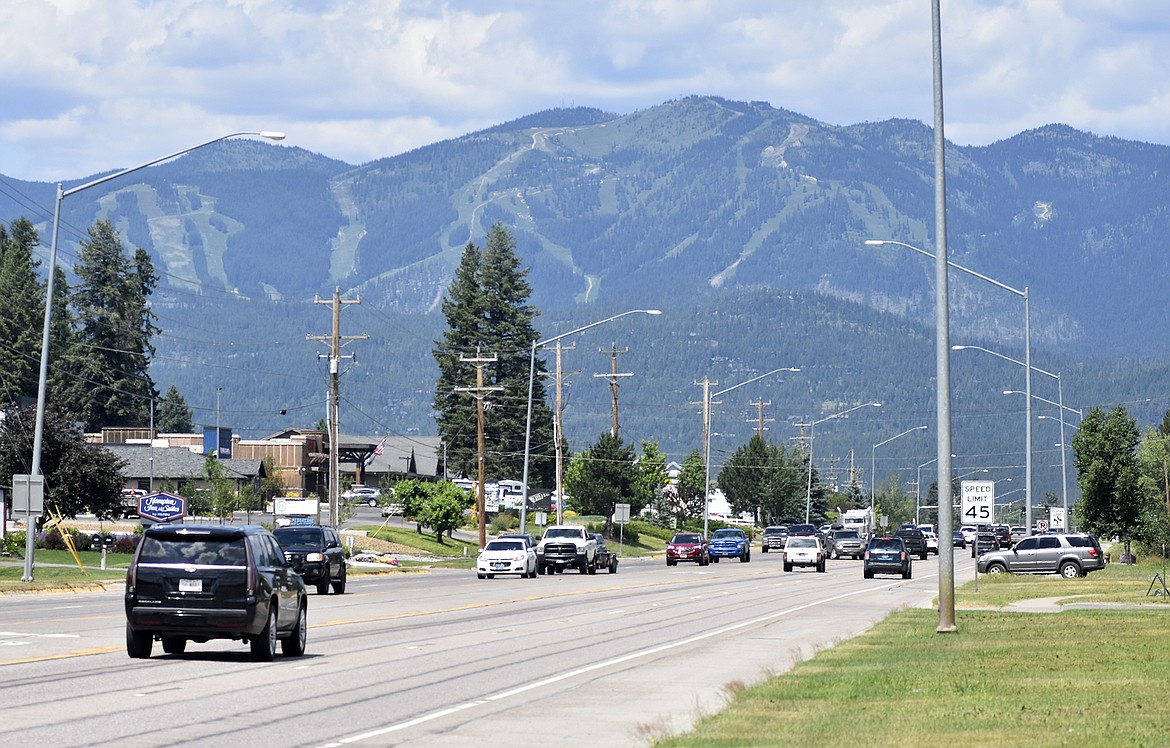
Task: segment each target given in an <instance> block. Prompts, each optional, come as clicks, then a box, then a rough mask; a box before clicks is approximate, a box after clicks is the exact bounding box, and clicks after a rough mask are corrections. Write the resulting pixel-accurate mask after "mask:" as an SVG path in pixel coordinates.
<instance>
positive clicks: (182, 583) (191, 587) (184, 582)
mask: <svg viewBox="0 0 1170 748" xmlns="http://www.w3.org/2000/svg"><path fill="white" fill-rule="evenodd" d="M202 591H203V580H202V579H180V580H179V592H202Z"/></svg>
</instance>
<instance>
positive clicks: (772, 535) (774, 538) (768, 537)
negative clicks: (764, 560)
mask: <svg viewBox="0 0 1170 748" xmlns="http://www.w3.org/2000/svg"><path fill="white" fill-rule="evenodd" d="M786 540H788V527H787V526H785V525H770V526H768V527H765V528H764V534H763V535H762V536H761V538H760V550H761V551H763V552H764V553H767V552H768V551H770V550H772V549H773V548H775V549H776V550H778V551H782V550H784V541H786Z"/></svg>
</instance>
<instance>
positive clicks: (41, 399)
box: [21, 130, 284, 582]
mask: <svg viewBox="0 0 1170 748" xmlns="http://www.w3.org/2000/svg"><path fill="white" fill-rule="evenodd" d="M245 135H255V136H257V137H261V138H267V139H268V140H284V133H282V132H271V131H267V130H261V131H245V132H234V133H231V134H230V135H222V136H220V137H218V138H214V139H212V140H208V141H207V142H205V143H200V144H199V145H194V146H191V147H190V148H184V149H183V150H181V151H175V152H174V153H171V154H168V155H166V156H163V157H162V158H156V159H154V160H152V161H147V162H146V163H145V164H139V165H138V166H132V167H130V168H129V169H123V170H122V171H119V172H115V173H113V174H107V175H106V176H104V177H99V178H97V179H94V180H93V181H91V182H86V183H85V184H82V185H78V186H77V187H70V188H69V189H64V186H63V185H62V184H61V183H60V182H58V183H57V198H56V202H55V203H54V206H53V233H52V239H51V240H50V242H49V267H48V271H47V278H46V283H45V323H44V327H43V328H42V330H41V366H40V373H39V375H38V379H37V414H36V425H35V427H34V429H33V453H32V465H31V469H30V470H29V472H30V474H32V475H41V450H42V448H43V445H44V440H45V390H46V388H47V385H48V375H49V331H50V328H51V326H52V320H53V285H54V283H53V281H54V276H55V275H56V274H57V236H58V234H59V233H60V228H61V202H62V201H63V200H64V199H65V198H67V197H69V196H70V195H75V194H77V193H78V192H81V191H82V190H88V189H89V188H90V187H97V186H98V185H99V184H105V183H106V182H108V181H110V180H111V179H117V178H118V177H122V176H125V175H127V174H130V173H133V172H136V171H139V170H141V169H146V168H148V167H151V166H154V165H155V164H161V163H162V162H164V161H170V160H171V159H172V158H178V157H179V156H182V155H184V154H187V153H190V152H191V151H194V150H198V149H199V148H203V147H205V146H209V145H212V144H214V143H218V142H220V141H222V140H227V139H229V138H238V137H242V136H245ZM26 529H27V530H28V538H29V543H28V545H27V548H28V553H26V555H25V573H24V578H23V579H22V580H21V581H24V582H31V581H33V578H32V569H33V554H32V548H33V547H34V546H33V543H32V538H33V536H34V533H33V532H32V528H26Z"/></svg>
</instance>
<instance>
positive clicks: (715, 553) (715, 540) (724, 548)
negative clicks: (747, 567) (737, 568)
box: [709, 527, 752, 564]
mask: <svg viewBox="0 0 1170 748" xmlns="http://www.w3.org/2000/svg"><path fill="white" fill-rule="evenodd" d="M709 552H710V554H711V560H712V561H714V562H715V563H719V559H721V558H738V559H739V560H740V563H745V564H746V563H747V562H749V561H751V560H752V544H751V540H750V539H749V538H748V536H747V533H746V532H744V531H743V530H740V529H739V528H737V527H724V528H722V529H720V530H716V531H715V532H713V533H711V542H710V544H709Z"/></svg>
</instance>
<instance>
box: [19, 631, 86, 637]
mask: <svg viewBox="0 0 1170 748" xmlns="http://www.w3.org/2000/svg"><path fill="white" fill-rule="evenodd" d="M0 636H31V637H34V638H37V639H80V638H81V634H28V633H25V632H23V631H0Z"/></svg>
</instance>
